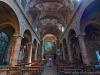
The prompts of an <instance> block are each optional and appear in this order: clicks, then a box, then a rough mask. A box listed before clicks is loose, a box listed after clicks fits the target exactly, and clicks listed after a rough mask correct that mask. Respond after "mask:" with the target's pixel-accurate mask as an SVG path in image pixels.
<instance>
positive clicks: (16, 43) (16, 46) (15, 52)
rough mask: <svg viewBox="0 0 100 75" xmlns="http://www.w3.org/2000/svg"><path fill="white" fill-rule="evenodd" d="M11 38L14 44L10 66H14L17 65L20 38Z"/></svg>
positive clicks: (16, 36) (14, 36) (17, 36)
mask: <svg viewBox="0 0 100 75" xmlns="http://www.w3.org/2000/svg"><path fill="white" fill-rule="evenodd" d="M13 38H14V40H13V42H14V44H13V45H12V52H11V58H10V59H11V61H10V62H11V64H10V65H13V66H14V65H17V62H18V55H19V51H20V46H21V40H22V37H21V36H20V35H13Z"/></svg>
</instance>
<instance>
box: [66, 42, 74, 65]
mask: <svg viewBox="0 0 100 75" xmlns="http://www.w3.org/2000/svg"><path fill="white" fill-rule="evenodd" d="M67 48H68V57H69V63H70V64H72V63H73V58H72V53H71V47H70V43H69V44H68V45H67Z"/></svg>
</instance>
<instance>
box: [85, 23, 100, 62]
mask: <svg viewBox="0 0 100 75" xmlns="http://www.w3.org/2000/svg"><path fill="white" fill-rule="evenodd" d="M84 32H85V33H86V35H85V44H86V48H87V53H88V54H89V58H90V62H91V64H97V63H98V62H99V58H98V55H97V54H96V52H97V51H98V52H100V42H99V41H100V40H99V39H100V24H99V25H98V24H95V23H90V24H88V25H87V26H86V27H85V30H84Z"/></svg>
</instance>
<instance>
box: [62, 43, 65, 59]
mask: <svg viewBox="0 0 100 75" xmlns="http://www.w3.org/2000/svg"><path fill="white" fill-rule="evenodd" d="M64 48H65V47H64V45H62V57H63V60H66V58H65V49H64Z"/></svg>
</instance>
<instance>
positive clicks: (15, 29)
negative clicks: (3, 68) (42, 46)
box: [0, 1, 20, 65]
mask: <svg viewBox="0 0 100 75" xmlns="http://www.w3.org/2000/svg"><path fill="white" fill-rule="evenodd" d="M19 33H20V26H19V22H18V18H17V16H16V13H15V12H14V11H13V9H12V8H11V7H10V6H9V5H8V4H7V3H5V2H3V1H0V39H1V40H0V44H1V45H0V49H1V50H0V65H2V64H3V65H8V64H9V63H10V57H11V55H10V54H9V53H10V52H12V49H11V48H13V47H12V44H13V45H14V43H15V39H14V37H12V36H13V35H16V34H17V35H18V34H19ZM13 42H14V43H13ZM9 49H10V50H9Z"/></svg>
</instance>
